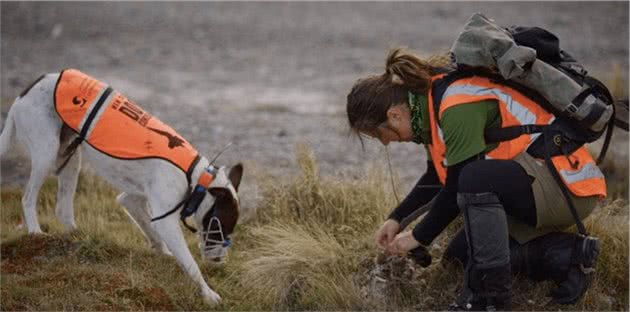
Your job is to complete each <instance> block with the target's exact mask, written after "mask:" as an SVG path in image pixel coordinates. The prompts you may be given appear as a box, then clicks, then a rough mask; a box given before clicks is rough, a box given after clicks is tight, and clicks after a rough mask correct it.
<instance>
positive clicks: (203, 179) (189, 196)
mask: <svg viewBox="0 0 630 312" xmlns="http://www.w3.org/2000/svg"><path fill="white" fill-rule="evenodd" d="M203 160H205V159H203ZM217 172H218V169H217V168H216V167H214V166H212V165H208V166H207V167H205V168H203V169H202V171H201V173H200V174H199V177H198V178H197V183H196V185H195V186H194V187H193V186H190V185H189V186H188V191H186V195H185V197H184V199H183V200H182V201H180V202H179V203H178V204H177V205H175V207H174V208H173V209H171V210H170V211H168V212H167V213H165V214H163V215H161V216H159V217H155V218H152V219H151V222H153V221H157V220H160V219H163V218H166V217H167V216H169V215H171V214H172V213H174V212H175V211H177V209H179V208H180V207H182V205H183V206H184V208H183V209H182V211H181V212H180V219H181V220H182V221H183V222H184V225H185V226H186V227H187V228H188V229H189V230H191V231H192V232H193V233H194V232H196V231H197V230H196V229H195V228H193V227H191V226H189V225H188V224H187V223H186V220H185V219H186V218H187V217H189V216H191V215H193V214H194V213H195V212H197V209H198V208H199V205H200V204H201V202H202V201H203V199H204V198H205V197H206V192H207V191H208V188H209V187H210V184H212V181H214V179H215V178H216V175H217Z"/></svg>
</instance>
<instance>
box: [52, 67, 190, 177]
mask: <svg viewBox="0 0 630 312" xmlns="http://www.w3.org/2000/svg"><path fill="white" fill-rule="evenodd" d="M55 109H56V110H57V113H58V114H59V117H60V118H61V120H63V122H64V123H65V124H66V125H67V126H68V127H70V128H71V129H72V130H74V132H76V133H77V134H79V136H80V137H81V138H82V139H83V140H85V141H86V142H87V143H88V144H90V146H92V147H93V148H95V149H97V150H98V151H100V152H102V153H104V154H107V155H109V156H111V157H115V158H120V159H145V158H161V159H164V160H166V161H169V162H171V163H172V164H173V165H175V166H177V167H178V168H180V169H181V170H182V171H184V173H186V174H187V176H189V175H190V172H192V170H193V169H194V168H192V167H193V164H194V163H195V161H196V158H197V157H198V154H199V153H198V152H197V150H195V148H193V147H192V146H191V145H190V143H188V142H187V141H186V140H185V139H184V138H182V137H181V136H180V135H179V134H177V132H175V130H173V129H172V128H171V127H169V126H167V125H166V124H164V123H162V122H161V121H160V120H158V119H157V118H155V117H154V116H153V115H151V114H149V113H147V112H146V111H144V110H143V109H142V108H140V107H139V106H138V105H136V104H135V103H133V102H131V101H130V100H129V99H127V98H126V97H125V96H123V95H122V94H120V93H119V92H117V91H115V90H113V89H112V88H111V87H109V86H107V85H106V84H105V83H103V82H101V81H98V80H96V79H94V78H92V77H90V76H88V75H86V74H84V73H82V72H80V71H78V70H75V69H67V70H64V71H63V72H61V74H60V75H59V80H58V81H57V85H56V87H55Z"/></svg>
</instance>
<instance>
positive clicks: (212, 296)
mask: <svg viewBox="0 0 630 312" xmlns="http://www.w3.org/2000/svg"><path fill="white" fill-rule="evenodd" d="M203 301H205V302H206V304H207V305H209V306H215V305H218V304H219V303H221V296H219V294H217V293H216V292H214V291H212V290H210V292H209V293H206V294H204V295H203Z"/></svg>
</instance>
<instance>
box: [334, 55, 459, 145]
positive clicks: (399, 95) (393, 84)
mask: <svg viewBox="0 0 630 312" xmlns="http://www.w3.org/2000/svg"><path fill="white" fill-rule="evenodd" d="M447 65H448V58H447V57H446V56H436V57H432V58H429V59H428V60H426V61H425V60H422V59H421V58H419V57H418V56H416V55H414V54H413V53H411V52H409V51H406V50H405V49H403V48H397V49H394V50H392V51H390V52H389V55H388V56H387V61H386V63H385V72H384V73H383V74H381V75H372V76H368V77H366V78H364V79H360V80H358V81H357V82H356V83H355V84H354V86H353V87H352V90H351V91H350V93H349V94H348V98H347V106H346V109H347V113H348V123H349V125H350V128H351V129H352V130H354V132H355V133H356V134H360V133H370V132H373V131H374V130H375V129H376V128H377V127H378V126H379V125H381V124H382V123H383V122H385V121H386V120H387V110H388V109H389V108H390V107H392V106H393V105H399V104H403V103H408V93H409V91H412V92H414V93H417V94H427V91H428V89H429V87H430V85H431V76H432V75H435V74H436V73H437V72H438V69H439V68H442V67H445V66H447ZM359 138H360V136H359Z"/></svg>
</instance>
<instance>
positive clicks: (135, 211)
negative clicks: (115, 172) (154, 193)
mask: <svg viewBox="0 0 630 312" xmlns="http://www.w3.org/2000/svg"><path fill="white" fill-rule="evenodd" d="M116 201H117V202H118V203H119V204H120V205H121V206H123V207H124V208H125V211H126V212H127V216H129V219H131V221H133V222H134V223H135V224H136V225H137V226H138V228H140V231H142V234H144V236H145V237H146V238H147V241H148V242H149V244H150V245H151V248H153V249H155V250H157V251H159V252H161V253H163V254H165V255H168V256H172V254H171V252H170V251H169V250H168V248H167V247H166V244H164V242H163V241H162V239H161V238H160V235H159V234H158V233H156V232H155V230H154V229H153V228H152V227H151V216H150V215H149V213H148V211H147V210H148V206H147V199H146V197H144V196H141V195H134V194H128V193H124V192H123V193H120V195H118V197H116Z"/></svg>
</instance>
